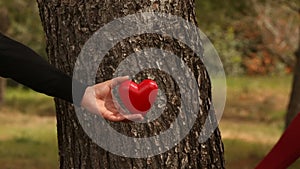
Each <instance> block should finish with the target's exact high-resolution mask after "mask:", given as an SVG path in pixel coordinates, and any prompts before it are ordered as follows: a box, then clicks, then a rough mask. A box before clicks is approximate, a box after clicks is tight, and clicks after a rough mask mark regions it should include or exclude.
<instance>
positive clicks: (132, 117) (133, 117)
mask: <svg viewBox="0 0 300 169" xmlns="http://www.w3.org/2000/svg"><path fill="white" fill-rule="evenodd" d="M124 117H125V118H126V119H128V120H131V121H142V120H144V116H143V115H141V114H126V115H124Z"/></svg>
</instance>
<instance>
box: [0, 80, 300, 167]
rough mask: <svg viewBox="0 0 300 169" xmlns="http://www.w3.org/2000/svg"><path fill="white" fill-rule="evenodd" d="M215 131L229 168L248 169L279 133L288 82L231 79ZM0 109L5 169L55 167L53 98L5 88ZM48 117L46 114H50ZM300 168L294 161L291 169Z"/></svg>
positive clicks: (1, 155) (0, 147) (1, 159)
mask: <svg viewBox="0 0 300 169" xmlns="http://www.w3.org/2000/svg"><path fill="white" fill-rule="evenodd" d="M227 84H228V90H227V91H228V94H227V103H226V108H225V112H224V115H223V118H222V119H221V123H220V130H221V134H222V137H223V142H224V146H225V160H226V166H227V168H228V169H253V168H254V167H255V165H256V164H257V163H258V162H259V161H260V160H261V159H262V158H263V157H264V156H265V155H266V154H267V153H268V152H269V151H270V149H271V148H272V146H273V145H274V144H275V143H276V141H277V140H278V139H279V137H280V136H281V134H282V131H283V126H284V120H283V119H284V115H285V111H286V106H287V103H288V99H289V92H290V86H291V77H290V76H287V77H230V78H227ZM6 99H7V100H6V103H5V104H4V106H2V107H1V108H0V164H1V168H4V169H39V168H43V169H53V168H58V151H57V141H56V140H57V139H56V128H55V116H44V115H55V113H54V106H53V101H52V98H50V97H47V96H45V95H42V94H38V93H36V92H33V91H30V90H29V91H28V90H23V89H17V90H15V89H8V91H7V94H6ZM49 112H50V113H49ZM298 168H300V160H298V161H297V162H296V163H295V164H293V166H291V167H290V169H298Z"/></svg>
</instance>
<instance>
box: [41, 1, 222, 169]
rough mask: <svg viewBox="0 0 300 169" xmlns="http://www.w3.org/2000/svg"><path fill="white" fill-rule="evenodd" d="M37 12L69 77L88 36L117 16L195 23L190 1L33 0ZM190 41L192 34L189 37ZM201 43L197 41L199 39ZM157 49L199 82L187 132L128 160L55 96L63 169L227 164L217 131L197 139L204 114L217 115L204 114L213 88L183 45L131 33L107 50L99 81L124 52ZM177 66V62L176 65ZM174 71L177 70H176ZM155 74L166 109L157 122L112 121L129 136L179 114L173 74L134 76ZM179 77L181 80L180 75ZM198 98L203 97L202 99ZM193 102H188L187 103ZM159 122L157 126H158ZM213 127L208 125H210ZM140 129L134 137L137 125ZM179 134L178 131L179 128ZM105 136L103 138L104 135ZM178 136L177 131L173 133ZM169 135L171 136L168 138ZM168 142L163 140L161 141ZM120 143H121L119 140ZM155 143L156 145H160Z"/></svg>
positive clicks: (52, 54) (55, 60)
mask: <svg viewBox="0 0 300 169" xmlns="http://www.w3.org/2000/svg"><path fill="white" fill-rule="evenodd" d="M37 2H38V4H39V10H40V16H41V20H42V24H43V27H44V30H45V32H46V40H47V53H48V56H49V60H50V62H51V63H52V64H53V65H55V66H56V67H57V68H59V69H60V70H62V71H63V72H65V73H67V74H69V75H72V73H73V68H74V65H75V62H76V59H77V56H78V55H79V53H80V51H81V48H82V46H83V45H84V44H85V42H86V41H87V40H88V39H89V38H90V36H91V35H92V34H93V33H94V32H95V31H97V30H98V29H99V28H101V27H103V26H104V25H105V24H107V23H109V22H111V21H113V20H114V19H116V18H120V17H124V16H127V15H129V14H135V13H137V12H153V11H155V12H164V13H170V14H172V15H176V16H181V17H182V18H184V19H186V20H188V21H190V22H192V23H194V24H196V19H195V13H194V7H195V5H194V1H193V0H180V1H179V0H175V1H174V0H162V1H138V0H123V1H118V0H109V1H84V2H82V1H73V0H67V1H66V0H63V1H58V0H54V1H47V0H37ZM191 39H193V38H191ZM198 41H199V43H200V40H199V39H198ZM149 47H155V48H158V49H162V50H168V51H172V52H173V53H174V54H176V55H177V56H179V57H180V58H181V59H182V60H183V61H184V62H185V63H186V64H187V65H188V66H189V68H190V69H191V70H192V71H193V73H194V76H195V79H197V82H198V85H199V91H198V92H199V93H201V97H200V98H199V104H200V102H201V106H200V109H201V113H200V112H197V113H198V115H197V118H196V122H195V125H194V126H192V129H191V131H190V132H189V134H188V135H187V136H186V137H185V138H184V139H183V140H182V141H181V142H180V143H178V144H177V145H176V146H175V147H174V148H172V149H170V150H168V151H166V152H164V153H161V154H159V155H156V156H152V157H147V158H129V157H123V156H118V155H115V154H113V153H111V152H108V151H105V150H104V149H102V148H101V147H100V146H98V145H97V144H95V143H94V142H93V140H91V139H90V138H89V137H88V136H87V135H86V133H85V132H84V130H83V128H82V127H81V125H80V123H79V121H78V119H77V118H76V114H75V111H74V108H73V106H72V105H71V104H69V103H67V102H64V101H62V100H59V99H55V103H56V111H57V131H58V132H57V133H58V145H59V157H60V168H61V169H69V168H74V169H83V168H87V169H90V168H99V169H100V168H110V169H115V168H116V169H119V168H153V169H157V168H225V166H224V154H223V153H224V150H223V143H222V141H221V136H220V132H219V129H216V130H215V131H214V132H213V134H212V135H211V136H210V138H209V139H208V140H207V141H205V142H204V143H200V142H199V134H200V132H201V129H203V124H204V122H205V120H206V117H212V118H211V119H209V121H210V122H211V123H214V122H215V121H216V119H215V116H208V113H209V108H210V105H209V104H210V103H211V89H210V88H211V87H210V80H209V77H208V75H207V71H206V70H205V67H204V66H203V63H202V62H201V61H200V60H198V59H197V58H196V57H195V54H194V53H193V51H191V50H190V48H188V47H187V46H186V45H184V44H183V43H181V42H179V41H178V40H174V39H172V38H170V37H168V36H162V35H155V34H143V35H140V36H133V37H129V38H127V39H125V40H123V41H122V42H120V43H118V44H117V45H116V46H114V47H113V48H112V50H110V52H109V54H107V56H106V57H105V59H104V60H103V61H102V63H101V65H100V66H99V71H98V74H97V82H102V81H105V80H108V79H111V78H112V77H113V76H112V75H113V73H114V72H115V70H116V69H117V66H118V64H120V62H121V61H122V60H124V59H125V58H126V57H127V56H128V55H130V54H132V53H134V52H135V51H139V50H141V49H145V48H149ZM175 66H178V65H174V67H175ZM174 71H176V69H175V70H174ZM149 77H153V78H154V79H155V80H156V81H157V83H158V85H159V87H160V88H162V90H163V91H164V92H165V94H166V97H167V103H166V105H167V106H166V109H165V111H164V114H163V115H162V117H159V118H158V119H157V120H154V121H155V122H149V123H145V124H142V125H140V124H135V123H111V126H113V127H114V129H116V130H118V131H120V132H122V133H123V134H126V135H128V136H133V137H134V136H135V137H146V136H148V137H149V136H151V135H153V134H155V133H156V132H158V130H159V131H164V130H165V128H166V126H170V123H172V122H173V121H174V117H176V116H177V115H178V113H179V109H178V107H180V97H181V96H180V93H179V91H178V86H177V84H176V83H175V82H174V80H173V79H172V77H171V76H169V75H167V74H166V73H165V72H162V71H159V70H152V69H149V70H145V71H144V72H142V73H139V74H137V75H136V76H135V80H136V81H141V80H143V79H145V78H149ZM182 80H183V81H184V80H185V79H182ZM200 99H201V100H200ZM190 102H192V101H190ZM156 124H158V125H156ZM210 125H212V124H210ZM141 128H142V129H143V131H145V132H144V133H142V134H139V135H137V134H136V133H135V129H141ZM177 132H178V133H179V134H180V132H181V131H180V130H178V131H177ZM103 137H106V136H103ZM174 137H176V133H175V134H174ZM168 139H172V138H168ZM163 141H167V140H163ZM120 144H121V143H120ZM158 146H159V145H158Z"/></svg>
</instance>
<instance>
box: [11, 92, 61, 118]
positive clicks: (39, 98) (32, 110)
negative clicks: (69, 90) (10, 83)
mask: <svg viewBox="0 0 300 169" xmlns="http://www.w3.org/2000/svg"><path fill="white" fill-rule="evenodd" d="M5 105H6V106H8V107H10V108H12V109H15V110H16V111H20V112H22V113H25V114H38V115H45V116H47V115H55V108H54V102H53V98H52V97H49V96H46V95H44V94H40V93H37V92H34V91H32V90H30V89H23V88H7V91H6V93H5Z"/></svg>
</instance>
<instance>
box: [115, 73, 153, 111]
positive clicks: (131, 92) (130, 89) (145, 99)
mask: <svg viewBox="0 0 300 169" xmlns="http://www.w3.org/2000/svg"><path fill="white" fill-rule="evenodd" d="M157 92H158V86H157V84H156V82H155V81H153V80H150V79H146V80H143V81H142V82H141V83H139V84H136V83H135V82H133V81H131V80H127V81H125V82H123V83H121V84H120V86H119V95H120V99H121V101H122V102H123V104H124V106H125V107H126V108H127V109H128V110H129V111H130V112H131V113H133V114H142V115H146V113H147V112H148V111H149V110H150V108H151V106H152V104H153V103H154V102H155V100H156V97H157Z"/></svg>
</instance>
